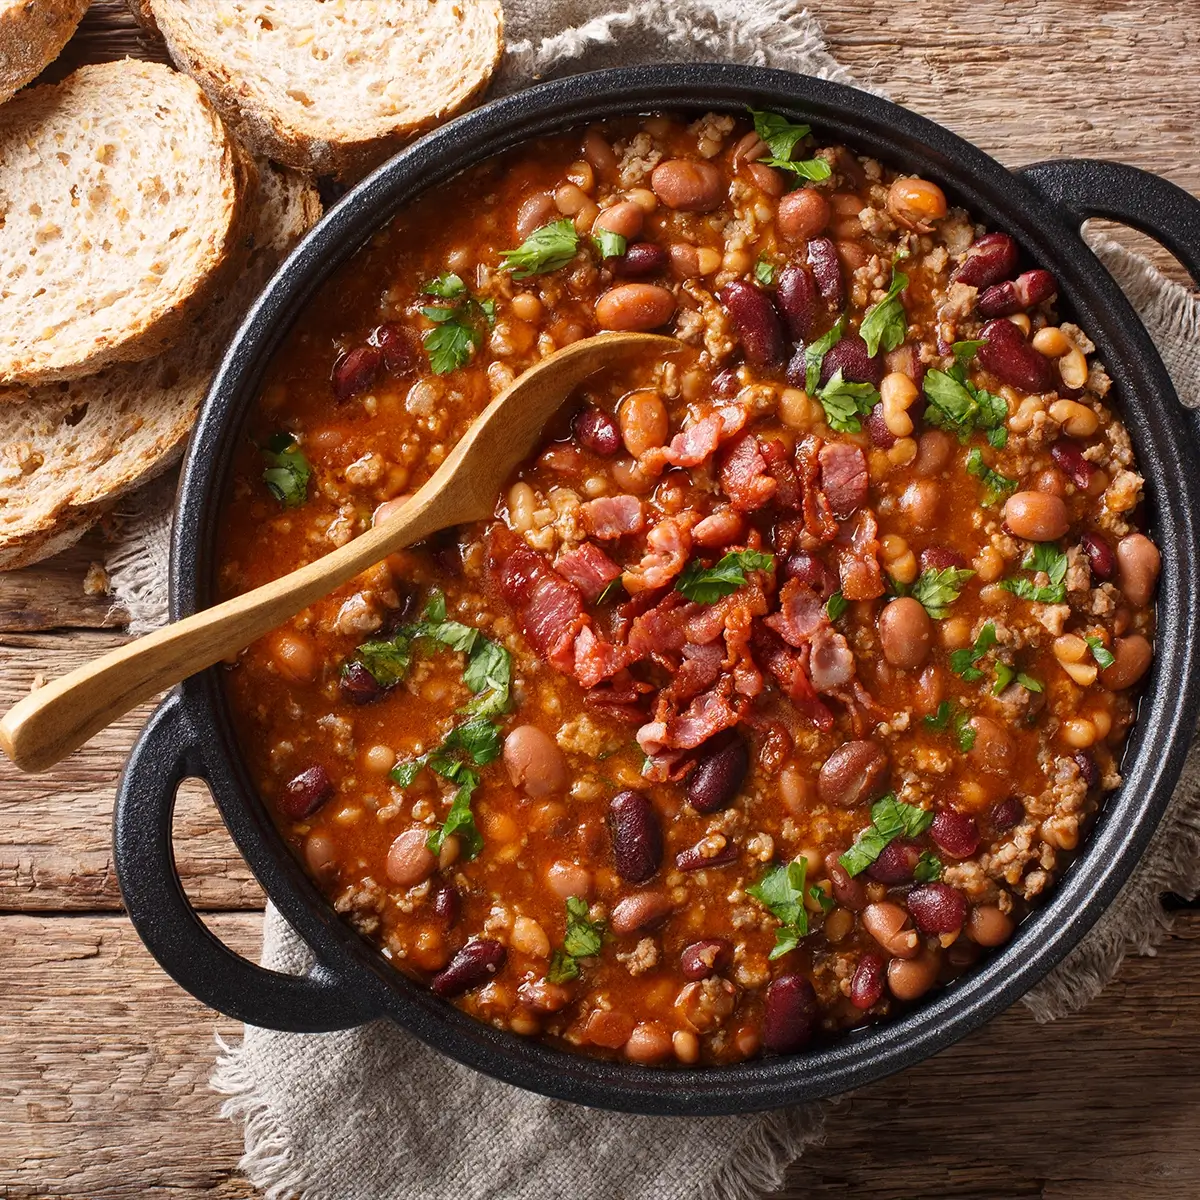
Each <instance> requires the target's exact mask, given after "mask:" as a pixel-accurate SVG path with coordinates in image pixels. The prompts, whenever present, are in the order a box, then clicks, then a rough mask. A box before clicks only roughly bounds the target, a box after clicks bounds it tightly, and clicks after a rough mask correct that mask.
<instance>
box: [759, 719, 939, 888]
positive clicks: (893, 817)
mask: <svg viewBox="0 0 1200 1200" xmlns="http://www.w3.org/2000/svg"><path fill="white" fill-rule="evenodd" d="M926 720H928V718H926ZM932 824H933V813H931V812H926V811H925V810H924V809H923V808H918V807H917V806H916V805H915V804H905V803H904V801H903V800H897V799H896V794H895V792H888V794H887V795H886V796H883V797H881V798H880V799H879V800H876V801H875V803H874V804H873V805H872V806H871V824H870V825H868V826H867V827H866V829H864V830H863V831H862V833H860V834H859V835H858V837H857V838H855V840H854V844H853V845H852V846H851V847H850V849H849V850H847V851H846V853H845V854H843V855H841V856H840V857H839V858H838V862H839V863H841V864H842V866H843V867H844V868H845V870H846V873H847V874H849V875H861V874H862V873H863V871H865V870H866V869H867V868H868V867H869V866H870V865H871V864H872V863H873V862H874V861H875V860H876V859H877V858H878V857H879V856H880V855H881V854H882V853H883V851H884V848H885V847H886V846H887V845H888V844H889V843H890V842H893V841H895V839H896V838H898V837H907V838H915V837H920V836H921V834H923V833H924V832H925V830H927V829H928V828H929V827H930V825H932ZM746 890H747V891H749V890H750V889H749V888H747V889H746Z"/></svg>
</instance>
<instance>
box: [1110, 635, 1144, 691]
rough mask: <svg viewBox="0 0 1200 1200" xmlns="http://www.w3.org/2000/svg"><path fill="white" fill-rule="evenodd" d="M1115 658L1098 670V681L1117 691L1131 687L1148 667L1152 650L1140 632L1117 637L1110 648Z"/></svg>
mask: <svg viewBox="0 0 1200 1200" xmlns="http://www.w3.org/2000/svg"><path fill="white" fill-rule="evenodd" d="M1112 656H1113V658H1114V659H1115V660H1116V661H1115V662H1114V663H1113V664H1112V666H1110V667H1105V668H1104V670H1103V671H1101V672H1100V682H1101V683H1102V684H1104V686H1105V687H1106V688H1108V689H1109V691H1112V692H1119V691H1122V690H1124V689H1125V688H1131V687H1133V685H1134V684H1135V683H1137V682H1138V681H1139V680H1140V679H1141V678H1142V676H1143V675H1145V673H1146V672H1147V671H1148V670H1149V669H1150V660H1151V659H1152V658H1153V657H1154V650H1153V648H1152V647H1151V645H1150V643H1149V642H1148V641H1147V640H1146V639H1145V638H1144V637H1142V635H1141V634H1140V633H1132V634H1130V635H1129V636H1128V637H1121V638H1117V640H1116V642H1115V643H1114V645H1113V648H1112Z"/></svg>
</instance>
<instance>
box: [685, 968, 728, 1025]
mask: <svg viewBox="0 0 1200 1200" xmlns="http://www.w3.org/2000/svg"><path fill="white" fill-rule="evenodd" d="M736 1004H737V987H736V986H735V985H734V984H732V983H730V981H729V980H728V979H722V978H721V977H720V976H719V975H709V976H707V977H706V978H705V979H702V980H699V981H695V982H692V983H685V984H684V985H683V987H682V988H681V989H680V991H679V995H678V996H676V997H675V1015H676V1016H677V1017H678V1018H679V1019H680V1021H682V1022H683V1024H684V1025H685V1026H686V1027H687V1028H688V1029H691V1030H692V1031H693V1032H695V1033H714V1032H716V1030H718V1029H719V1028H720V1027H721V1024H722V1023H723V1022H724V1021H725V1020H726V1018H727V1017H728V1016H729V1014H730V1013H732V1012H733V1010H734V1007H735V1006H736Z"/></svg>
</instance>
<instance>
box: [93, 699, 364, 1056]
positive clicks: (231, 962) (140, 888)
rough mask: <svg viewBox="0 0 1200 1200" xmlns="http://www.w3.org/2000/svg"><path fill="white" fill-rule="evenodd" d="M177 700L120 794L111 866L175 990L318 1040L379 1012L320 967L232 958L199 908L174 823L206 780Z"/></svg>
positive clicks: (155, 727) (153, 723)
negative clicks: (187, 785)
mask: <svg viewBox="0 0 1200 1200" xmlns="http://www.w3.org/2000/svg"><path fill="white" fill-rule="evenodd" d="M195 759H196V756H195V754H194V752H193V750H192V745H191V739H190V736H189V733H188V730H187V726H186V722H185V720H184V718H183V713H182V706H181V704H180V701H179V697H178V695H177V694H175V693H172V694H171V696H169V697H168V698H167V699H166V700H165V701H164V702H163V703H162V704H161V705H160V706H159V708H158V710H157V711H156V712H155V714H154V715H153V717H151V719H150V721H149V723H148V724H147V726H146V728H145V730H144V731H143V732H142V735H141V736H140V737H139V738H138V740H137V743H136V745H135V746H134V748H133V752H132V753H131V754H130V756H129V762H128V763H127V764H126V767H125V770H124V773H123V774H122V776H121V781H120V783H119V784H118V786H117V801H116V811H115V814H114V819H113V860H114V865H115V867H116V872H117V880H118V882H119V883H120V886H121V895H122V897H123V898H124V901H125V907H126V910H127V911H128V913H129V917H130V919H131V920H132V921H133V924H134V928H135V929H136V930H137V932H138V934H139V935H140V937H141V939H142V941H144V942H145V943H146V946H147V947H148V948H149V950H150V953H151V954H153V955H154V957H155V958H156V959H157V960H158V962H159V965H160V966H161V967H162V968H163V970H164V971H166V972H167V974H168V975H170V976H171V978H172V979H174V980H175V981H176V983H178V984H180V986H182V987H183V988H185V989H186V990H187V991H189V992H191V993H192V995H193V996H195V997H196V998H197V999H199V1000H201V1001H203V1002H204V1003H205V1004H207V1005H209V1006H210V1007H211V1008H215V1009H217V1010H218V1011H219V1012H222V1013H225V1014H226V1015H227V1016H230V1017H234V1018H235V1019H237V1020H239V1021H245V1022H247V1024H250V1025H259V1026H262V1027H263V1028H266V1029H281V1030H290V1031H294V1032H300V1033H319V1032H327V1031H329V1030H334V1029H347V1028H349V1027H350V1026H352V1025H361V1024H362V1023H363V1022H364V1021H369V1020H370V1019H371V1018H372V1017H374V1016H377V1015H378V1014H377V1013H375V1012H374V1011H371V1010H370V1009H369V1008H367V1007H366V1006H365V1004H364V1002H363V1000H362V998H361V997H359V996H357V995H355V994H353V993H351V992H350V990H349V989H348V988H347V987H346V985H345V984H344V983H343V982H342V981H341V980H340V979H338V978H337V977H336V976H335V975H334V974H333V973H332V972H331V971H329V970H328V968H326V967H324V966H322V965H321V964H320V963H317V964H316V965H314V966H313V967H312V968H311V969H310V970H309V971H308V972H307V974H305V975H285V974H282V973H281V972H278V971H270V970H267V969H266V968H264V967H260V966H259V965H258V964H257V963H253V962H251V961H250V960H249V959H246V958H243V957H242V956H241V955H240V954H236V953H235V952H234V951H232V950H230V949H229V947H228V946H226V945H225V944H224V943H223V942H221V941H220V940H219V939H218V938H217V937H216V936H215V935H214V934H213V933H212V931H211V930H209V929H208V927H207V926H206V925H205V924H204V922H203V921H201V919H200V917H199V916H198V915H197V913H196V910H195V909H194V908H192V906H191V903H190V902H189V901H188V898H187V896H186V895H185V894H184V891H183V885H182V884H181V883H180V880H179V873H178V871H177V870H176V869H175V853H174V849H173V846H172V838H171V823H172V818H173V816H174V812H175V795H176V792H177V791H178V788H179V784H180V783H181V782H182V781H183V780H184V779H185V778H188V777H192V776H201V777H202V772H201V770H200V767H199V764H198V763H197V762H196V761H195Z"/></svg>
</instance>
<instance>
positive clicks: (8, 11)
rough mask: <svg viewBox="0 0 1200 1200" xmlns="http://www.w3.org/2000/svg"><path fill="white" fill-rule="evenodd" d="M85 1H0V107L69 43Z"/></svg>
mask: <svg viewBox="0 0 1200 1200" xmlns="http://www.w3.org/2000/svg"><path fill="white" fill-rule="evenodd" d="M88 2H89V0H0V104H3V103H4V101H5V100H7V99H8V98H9V97H10V96H11V95H12V94H13V92H15V91H16V90H17V89H18V88H23V87H24V86H25V85H26V84H27V83H29V82H30V81H31V80H33V79H36V78H37V77H38V76H39V75H40V74H41V73H42V69H43V68H44V67H45V66H46V65H47V64H48V63H52V62H53V61H54V60H55V59H56V58H57V57H58V55H59V52H60V51H61V50H62V48H63V47H64V46H65V45H66V44H67V42H68V41H70V40H71V34H73V33H74V32H75V29H76V26H78V24H79V22H80V21H81V20H82V19H83V14H84V13H85V12H87V6H88Z"/></svg>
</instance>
